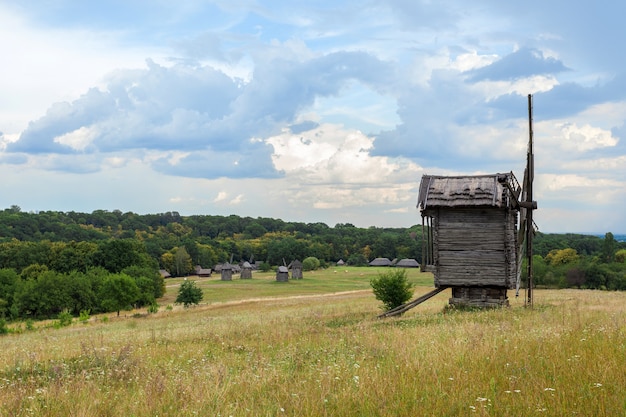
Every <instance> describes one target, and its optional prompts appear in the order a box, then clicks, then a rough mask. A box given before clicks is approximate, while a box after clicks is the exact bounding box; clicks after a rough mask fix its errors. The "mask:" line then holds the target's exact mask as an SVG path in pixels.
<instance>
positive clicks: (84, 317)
mask: <svg viewBox="0 0 626 417" xmlns="http://www.w3.org/2000/svg"><path fill="white" fill-rule="evenodd" d="M89 313H91V310H90V309H87V310H80V316H79V317H78V321H80V322H81V323H83V324H87V322H88V321H89Z"/></svg>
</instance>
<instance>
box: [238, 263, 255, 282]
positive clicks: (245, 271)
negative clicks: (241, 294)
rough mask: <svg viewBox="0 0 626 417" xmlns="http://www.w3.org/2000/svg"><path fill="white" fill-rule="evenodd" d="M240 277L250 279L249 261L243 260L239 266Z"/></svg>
mask: <svg viewBox="0 0 626 417" xmlns="http://www.w3.org/2000/svg"><path fill="white" fill-rule="evenodd" d="M239 277H240V278H241V279H251V278H252V265H250V262H248V261H245V262H244V263H243V265H242V266H241V274H240V275H239Z"/></svg>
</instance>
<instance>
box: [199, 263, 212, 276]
mask: <svg viewBox="0 0 626 417" xmlns="http://www.w3.org/2000/svg"><path fill="white" fill-rule="evenodd" d="M196 275H197V276H199V277H210V276H211V268H202V267H201V266H200V265H196Z"/></svg>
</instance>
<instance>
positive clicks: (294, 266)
mask: <svg viewBox="0 0 626 417" xmlns="http://www.w3.org/2000/svg"><path fill="white" fill-rule="evenodd" d="M291 278H292V279H302V262H300V261H299V260H297V259H296V260H295V261H293V262H292V263H291Z"/></svg>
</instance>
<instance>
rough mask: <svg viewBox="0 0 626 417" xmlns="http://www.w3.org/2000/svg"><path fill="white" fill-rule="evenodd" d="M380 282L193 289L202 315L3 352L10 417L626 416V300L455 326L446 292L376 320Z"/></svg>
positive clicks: (103, 324)
mask: <svg viewBox="0 0 626 417" xmlns="http://www.w3.org/2000/svg"><path fill="white" fill-rule="evenodd" d="M346 270H347V271H348V272H345V271H346ZM342 271H343V272H342ZM376 272H377V271H376V270H372V269H367V268H363V269H350V268H342V269H337V273H335V272H334V270H333V269H331V270H328V271H326V272H318V273H315V274H305V278H304V280H302V281H292V282H289V283H284V284H281V283H276V282H273V281H272V280H273V275H267V276H263V275H255V276H254V279H253V280H251V281H243V282H240V281H239V280H238V278H237V277H235V279H234V280H233V281H232V282H220V281H218V280H219V278H218V277H214V278H208V279H199V280H198V282H199V284H200V285H201V286H202V288H204V289H205V294H206V297H207V300H206V302H205V303H203V304H201V305H200V306H198V307H194V308H190V309H186V310H185V309H183V308H180V307H175V308H174V309H173V310H171V311H170V310H166V309H164V308H162V309H161V311H160V312H159V313H157V314H154V315H150V316H146V315H143V316H141V317H132V316H131V315H128V317H126V318H120V319H117V318H114V317H113V316H111V318H109V320H108V321H103V320H101V319H98V320H92V321H91V322H90V323H88V324H86V325H84V324H79V323H76V324H73V325H72V326H70V327H67V328H62V329H54V328H45V329H39V330H37V331H28V332H24V333H22V334H11V335H7V336H4V337H1V338H0V364H1V365H0V402H1V404H0V415H3V416H4V415H7V416H8V415H11V416H16V415H43V416H45V415H81V416H102V415H111V416H117V415H136V416H154V415H177V416H191V415H211V416H214V415H222V416H227V415H233V416H283V415H289V416H316V415H320V416H321V415H328V416H354V415H364V416H376V415H379V416H391V415H393V416H399V415H432V416H441V415H453V416H456V415H462V416H465V415H493V416H500V415H508V416H529V415H542V416H545V415H594V416H600V415H611V416H612V415H625V414H626V402H625V399H624V398H625V397H624V394H623V393H624V391H625V390H626V374H625V373H624V369H626V324H625V320H624V317H625V314H624V313H625V311H626V303H625V301H626V294H624V293H616V292H598V291H575V290H564V291H548V290H546V291H543V290H538V291H536V292H535V308H534V309H533V310H530V309H526V308H524V307H523V305H522V301H521V300H519V299H514V298H512V299H511V303H512V306H511V308H509V309H501V310H491V311H477V312H449V311H448V312H445V311H444V309H443V307H444V306H445V305H446V303H447V298H448V297H449V292H448V291H445V292H443V293H442V294H439V295H437V296H436V297H434V298H433V299H431V300H429V301H427V302H426V303H424V304H422V305H420V306H419V307H417V308H415V309H413V310H411V311H410V312H409V313H407V314H406V315H405V316H404V317H401V318H393V319H385V320H378V319H376V318H375V317H376V314H377V313H378V312H379V311H380V310H379V303H378V302H377V301H376V300H375V299H374V297H373V295H372V294H371V291H368V288H369V284H368V282H369V278H370V276H369V274H372V273H373V274H376ZM361 274H363V275H361ZM411 279H412V280H414V281H415V282H419V283H421V284H424V285H425V286H421V287H418V288H417V289H416V294H415V295H416V296H417V295H419V294H420V293H424V292H427V291H429V290H430V289H431V288H432V278H430V279H431V280H430V282H429V281H428V279H429V277H428V275H426V274H424V275H422V274H419V273H417V271H411ZM175 284H176V282H174V281H168V285H173V286H171V287H168V295H167V296H166V298H165V300H164V301H163V302H162V303H161V304H162V305H163V304H167V303H168V302H171V301H167V300H168V299H169V300H171V297H172V296H174V297H175V289H176V287H175ZM359 290H364V291H359ZM347 291H350V292H347ZM354 291H356V292H354ZM332 293H338V294H332ZM307 294H308V295H307ZM315 294H317V295H315ZM299 295H307V296H305V297H301V296H299ZM510 296H512V294H510ZM264 297H270V298H264ZM262 298H264V299H262Z"/></svg>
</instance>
